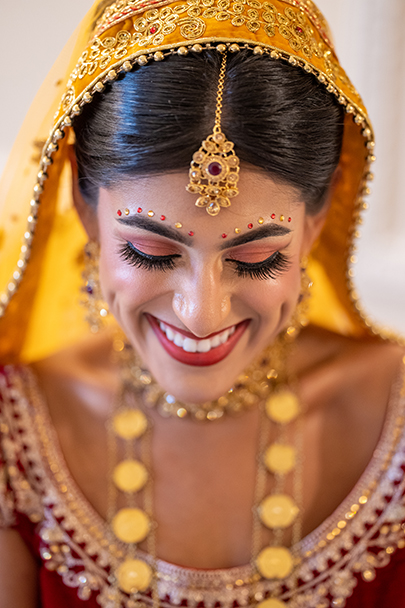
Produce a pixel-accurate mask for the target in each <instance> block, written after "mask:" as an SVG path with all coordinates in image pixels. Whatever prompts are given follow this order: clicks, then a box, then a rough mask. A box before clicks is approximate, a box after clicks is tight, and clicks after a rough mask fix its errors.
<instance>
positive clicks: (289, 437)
mask: <svg viewBox="0 0 405 608" xmlns="http://www.w3.org/2000/svg"><path fill="white" fill-rule="evenodd" d="M55 70H56V72H54V73H53V76H52V81H48V82H46V83H45V85H44V88H43V89H42V90H41V92H40V94H39V101H38V103H37V105H36V107H35V108H34V111H32V112H31V115H30V120H29V121H28V123H27V124H28V125H29V126H28V127H27V128H26V133H25V144H24V145H22V144H21V141H22V140H21V139H20V140H19V143H18V145H16V148H15V150H14V152H13V157H12V163H11V165H9V167H10V169H9V173H8V174H6V175H5V177H4V180H5V181H4V184H5V185H4V188H3V192H4V193H5V195H4V200H2V205H3V209H4V212H3V213H4V215H3V216H2V217H4V218H5V219H4V226H5V238H4V244H3V248H2V250H1V256H2V268H1V275H0V277H1V281H2V282H1V285H0V287H1V288H3V287H4V288H5V289H4V291H3V292H2V295H1V296H0V311H1V315H2V316H1V319H0V335H1V342H0V355H1V361H2V363H3V364H4V366H3V367H2V368H1V373H0V430H1V437H2V440H1V451H0V463H1V471H2V475H1V481H0V523H1V528H2V529H1V531H0V538H1V543H0V586H1V591H2V593H1V600H0V606H1V608H3V606H4V607H6V606H7V607H8V606H13V608H20V607H21V608H22V607H24V608H30V607H35V606H41V607H43V608H56V607H58V608H60V607H62V608H64V607H73V606H80V605H82V604H83V602H85V605H88V606H89V608H90V607H91V606H94V607H95V606H100V605H101V606H103V607H104V608H107V607H111V608H112V607H120V606H125V607H126V608H134V607H137V608H138V607H139V608H140V607H141V606H149V605H153V606H154V607H157V606H160V605H161V606H171V605H183V606H195V607H207V608H208V607H211V606H212V607H214V606H215V607H221V608H222V607H224V608H228V607H229V608H231V607H233V606H256V605H259V606H260V608H281V607H282V606H289V607H296V606H297V607H298V606H308V607H309V606H313V607H314V606H317V607H324V608H328V607H342V606H347V607H348V608H356V607H360V606H367V607H373V606H375V607H376V608H377V607H378V608H382V607H384V606H387V607H388V606H392V605H395V606H398V607H399V606H402V605H404V606H405V593H404V591H403V589H402V585H401V584H400V581H401V575H402V573H403V568H404V566H403V564H404V555H403V553H404V551H403V548H404V547H405V538H404V529H405V508H404V499H403V492H404V488H403V485H404V482H403V479H402V477H403V466H404V462H405V457H404V445H405V439H404V437H403V431H404V420H405V418H404V408H405V397H404V369H403V366H404V363H405V359H404V350H403V344H401V341H400V339H399V338H398V337H396V336H393V335H387V334H386V333H384V332H383V331H382V330H381V329H380V328H378V327H375V326H374V325H372V323H371V322H370V320H369V319H368V318H367V317H366V316H365V314H364V313H363V309H362V305H361V303H360V302H359V299H358V295H357V293H356V291H355V288H354V285H353V282H352V276H353V269H352V265H353V263H354V252H355V243H356V238H357V236H358V232H357V225H358V222H359V218H360V215H361V211H362V209H363V208H365V203H364V197H365V195H366V194H367V181H368V179H370V178H371V175H370V172H371V164H372V162H373V148H374V138H373V131H372V127H371V125H370V122H369V118H368V115H367V112H366V110H365V108H364V106H363V104H362V101H361V99H360V97H359V95H358V93H357V91H356V90H355V88H354V87H353V85H352V84H351V82H350V81H349V79H348V77H347V76H346V74H345V72H344V71H343V68H342V67H341V66H340V64H339V62H338V60H337V58H336V55H335V53H334V49H333V45H332V42H331V39H330V36H329V30H328V26H327V24H326V22H325V20H324V18H323V17H322V15H321V14H320V12H319V11H318V9H317V8H316V7H315V5H314V4H313V3H312V2H309V1H304V0H294V1H292V0H291V1H290V0H273V1H272V2H261V1H260V0H247V2H234V3H233V4H231V3H230V2H229V1H228V0H207V1H206V0H193V1H190V2H187V3H182V2H180V1H179V0H176V1H175V2H172V1H170V0H169V1H166V2H165V1H162V2H155V1H153V0H149V1H146V2H142V3H141V2H139V1H135V0H119V1H117V2H115V3H111V2H102V3H97V4H96V5H95V6H94V7H93V9H92V10H91V11H90V13H89V15H88V17H87V18H86V19H85V21H84V23H83V24H82V26H81V29H80V31H79V32H78V34H77V36H76V39H75V40H71V41H70V43H69V44H68V46H67V48H66V49H65V51H64V52H63V54H62V57H61V58H60V60H59V62H58V64H57V66H56V68H55ZM55 73H57V74H58V79H57V80H56V81H55V78H54V75H55ZM55 82H56V85H55ZM55 88H56V93H55ZM53 96H55V102H53V101H52V98H53ZM38 108H40V109H38ZM52 117H53V118H52ZM52 125H53V126H52ZM50 127H51V131H50V133H49V134H48V132H47V134H46V136H44V129H45V130H48V131H49V128H50ZM33 134H35V141H36V142H38V141H40V140H41V139H43V140H44V141H43V145H41V149H42V151H41V154H40V158H36V159H34V160H32V156H33V152H32V141H33ZM37 148H38V146H37ZM27 159H28V160H30V162H31V164H30V165H28V166H26V162H27ZM33 175H34V176H35V177H34V178H33ZM32 188H33V192H32V191H31V192H30V190H32ZM27 209H28V211H27ZM26 211H27V212H26ZM12 216H13V217H14V218H15V220H13V221H14V223H13V222H11V220H10V218H11V217H12ZM27 217H28V222H27ZM21 237H23V241H22V245H21ZM86 241H87V244H85V243H86ZM82 275H83V276H82ZM81 276H82V286H81V287H79V282H80V279H81ZM78 300H80V301H81V304H84V305H85V307H86V311H85V316H86V317H87V321H88V322H89V326H90V331H87V330H85V329H84V326H83V324H82V321H81V318H80V316H81V314H82V312H81V311H79V310H78V308H79V307H78V306H77V302H78ZM81 308H83V307H81Z"/></svg>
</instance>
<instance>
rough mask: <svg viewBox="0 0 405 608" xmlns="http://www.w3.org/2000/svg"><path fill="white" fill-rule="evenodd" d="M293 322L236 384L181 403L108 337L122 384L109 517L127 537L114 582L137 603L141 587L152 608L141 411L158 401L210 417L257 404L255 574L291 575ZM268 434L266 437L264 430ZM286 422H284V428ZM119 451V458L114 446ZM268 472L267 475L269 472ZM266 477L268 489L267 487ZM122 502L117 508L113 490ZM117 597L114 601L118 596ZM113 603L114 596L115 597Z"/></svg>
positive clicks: (297, 521) (151, 537) (148, 485)
mask: <svg viewBox="0 0 405 608" xmlns="http://www.w3.org/2000/svg"><path fill="white" fill-rule="evenodd" d="M296 333H297V329H296V327H295V326H294V325H292V326H291V327H289V328H288V329H287V331H286V332H285V333H284V334H283V336H282V337H280V338H278V339H277V341H276V344H275V345H273V346H272V347H271V348H269V349H266V351H265V352H264V353H263V354H262V355H261V356H260V357H259V358H258V360H257V361H256V362H255V363H254V364H252V365H251V366H249V368H247V370H246V371H245V372H244V373H243V374H242V375H241V376H240V377H239V378H238V379H237V380H236V382H235V385H234V386H233V387H232V388H231V389H230V390H229V391H228V392H227V393H226V394H225V395H224V396H222V397H220V398H219V399H218V400H217V401H213V402H207V403H203V404H199V405H197V404H185V403H182V402H180V401H178V400H177V399H176V398H175V397H174V396H172V395H170V394H169V393H167V392H165V391H164V390H163V389H162V388H161V387H160V386H159V385H158V384H157V383H156V381H155V380H154V378H153V377H152V375H151V373H150V372H149V371H148V370H146V369H145V368H144V366H143V365H142V364H141V362H140V360H139V358H138V357H137V356H136V355H135V353H134V351H133V349H132V347H130V346H129V345H128V344H127V343H126V341H125V340H124V339H123V338H122V337H120V338H116V339H115V340H114V344H113V345H114V352H115V353H116V355H117V356H118V358H119V361H120V369H121V372H122V390H121V394H120V396H119V399H118V401H117V405H116V408H115V409H114V412H113V415H112V418H111V420H110V422H109V424H108V435H109V445H110V462H111V467H110V468H111V475H110V478H111V489H110V493H109V498H110V500H109V521H110V524H111V528H112V531H113V532H114V534H115V536H116V537H117V538H118V539H119V540H120V541H122V542H123V543H125V544H126V546H127V551H126V558H125V559H124V560H123V561H122V562H121V563H120V564H119V565H118V567H117V568H116V570H115V572H114V574H113V576H112V581H113V583H112V586H113V587H114V588H115V590H116V591H117V593H118V595H117V598H118V596H119V590H120V591H123V592H125V593H126V594H128V595H129V596H130V599H131V600H132V601H134V602H138V601H139V599H140V597H141V594H142V593H143V592H146V591H147V590H148V589H151V593H152V597H153V603H154V605H155V606H156V607H157V606H158V605H159V598H158V593H157V572H156V522H155V521H154V520H153V488H152V463H151V457H150V453H151V450H150V442H151V433H152V425H151V422H150V420H149V418H148V416H147V411H148V409H150V408H156V409H157V411H158V412H159V414H161V415H162V416H165V417H168V416H175V417H177V418H180V419H182V418H185V417H191V418H192V419H194V420H196V421H200V422H202V421H206V422H212V421H215V420H219V419H221V418H222V417H223V416H224V415H226V414H232V415H238V414H241V413H242V412H243V411H246V410H247V409H251V408H254V407H258V408H260V410H261V424H260V437H259V446H258V468H257V479H256V488H255V498H254V505H253V512H254V524H253V538H252V568H253V571H254V572H255V573H256V574H255V575H254V576H253V580H254V581H255V580H256V581H258V580H260V578H265V579H270V580H275V581H282V579H284V578H286V577H287V576H289V575H290V574H291V573H292V572H293V570H294V567H295V565H296V564H297V561H298V557H297V556H296V555H295V554H294V551H293V550H292V549H291V548H288V547H287V546H285V544H284V542H283V540H284V534H285V532H286V531H287V530H289V529H292V545H294V544H296V543H297V542H298V540H299V539H300V537H301V517H300V513H301V509H302V500H301V477H302V476H301V459H300V458H299V453H300V449H299V447H300V446H299V442H298V441H296V440H293V441H291V434H288V433H287V427H288V425H290V423H292V422H294V423H295V427H296V428H295V429H294V432H293V435H295V436H298V435H299V434H298V433H297V428H298V425H299V419H300V418H299V415H300V412H301V408H300V404H299V400H298V398H297V396H296V393H295V391H293V390H292V389H291V379H290V378H289V377H287V375H286V374H285V373H284V372H282V371H281V370H282V368H283V365H282V363H284V361H285V359H286V356H287V353H286V350H287V349H288V348H289V344H290V343H291V342H292V341H293V339H294V337H295V335H296ZM271 428H273V429H275V432H273V440H272V442H271V443H270V444H269V436H270V429H271ZM289 428H290V427H289ZM119 446H121V450H122V448H123V453H124V458H123V459H122V460H120V461H119V462H117V453H118V448H119ZM288 475H292V476H293V492H292V496H291V495H289V494H288V493H286V492H285V485H286V479H287V476H288ZM271 478H272V479H271ZM270 479H271V481H272V483H271V490H270V491H268V485H269V480H270ZM119 495H121V496H122V499H123V501H124V502H125V503H126V504H125V506H124V507H121V508H117V502H118V500H117V499H118V496H119ZM264 529H267V530H269V531H270V532H271V540H270V542H268V543H267V544H266V543H263V539H262V537H263V530H264ZM145 539H147V547H148V553H149V559H148V561H145V558H144V557H143V556H141V557H140V555H139V552H138V548H137V547H138V544H139V543H141V542H142V541H144V540H145ZM119 601H120V600H117V602H119ZM117 605H118V606H119V605H120V603H117ZM259 606H261V608H281V606H285V603H284V602H282V601H280V600H278V599H277V598H276V597H269V598H264V600H263V601H261V602H260V603H259Z"/></svg>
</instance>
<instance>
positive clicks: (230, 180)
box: [187, 44, 239, 215]
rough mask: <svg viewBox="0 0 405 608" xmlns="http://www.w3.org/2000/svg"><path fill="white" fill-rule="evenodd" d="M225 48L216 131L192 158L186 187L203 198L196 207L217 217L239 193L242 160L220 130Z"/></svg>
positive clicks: (224, 57) (220, 75)
mask: <svg viewBox="0 0 405 608" xmlns="http://www.w3.org/2000/svg"><path fill="white" fill-rule="evenodd" d="M222 47H223V48H219V49H218V47H217V50H219V51H220V52H221V51H222V52H224V55H223V57H222V63H221V69H220V72H219V80H218V93H217V105H216V110H215V125H214V130H213V132H212V135H209V136H208V137H207V139H204V141H203V142H202V144H201V147H200V149H199V150H198V151H197V152H195V154H194V155H193V160H192V161H191V166H190V172H189V175H190V183H189V184H188V186H187V190H188V192H193V193H198V194H200V196H199V197H198V199H197V202H196V206H197V207H205V209H206V211H207V213H209V215H218V213H219V212H220V210H221V207H230V205H231V201H230V200H229V199H230V198H232V197H234V196H236V195H237V194H238V193H239V190H238V188H237V183H238V179H239V158H238V157H237V156H236V154H235V152H234V151H233V143H232V142H231V141H228V140H227V138H226V137H225V135H224V134H223V133H222V130H221V112H222V95H223V92H224V81H225V69H226V54H225V51H226V50H227V49H226V46H225V45H224V44H223V45H222Z"/></svg>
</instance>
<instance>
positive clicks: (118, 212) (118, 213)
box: [117, 209, 122, 217]
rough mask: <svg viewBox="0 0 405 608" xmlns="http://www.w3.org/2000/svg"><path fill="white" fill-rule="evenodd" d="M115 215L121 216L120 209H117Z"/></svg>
mask: <svg viewBox="0 0 405 608" xmlns="http://www.w3.org/2000/svg"><path fill="white" fill-rule="evenodd" d="M117 215H119V216H120V217H121V215H122V211H121V209H118V211H117Z"/></svg>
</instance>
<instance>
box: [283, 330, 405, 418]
mask: <svg viewBox="0 0 405 608" xmlns="http://www.w3.org/2000/svg"><path fill="white" fill-rule="evenodd" d="M404 356H405V349H404V347H403V346H400V345H399V344H397V343H394V342H389V341H385V340H382V339H380V338H374V337H361V338H354V337H347V336H340V335H337V334H334V333H332V332H330V331H327V330H325V329H321V328H316V327H309V328H307V329H306V330H305V331H304V332H303V333H302V336H300V340H299V344H298V348H297V353H296V356H295V362H294V366H295V367H296V369H297V375H298V376H299V377H300V378H302V384H303V390H304V391H307V393H308V399H309V401H314V400H315V401H318V402H319V401H321V402H324V403H325V402H326V403H331V404H332V405H333V404H334V405H336V404H339V406H340V408H341V411H342V409H343V410H344V409H345V408H350V410H351V411H358V410H361V409H362V407H365V408H367V411H368V414H372V412H374V413H375V414H376V416H377V417H380V416H383V415H384V414H385V410H386V406H387V403H388V401H389V398H390V395H391V393H392V388H393V386H394V385H395V381H396V380H397V379H398V378H399V376H400V374H401V370H402V374H403V369H404V363H405V360H404ZM354 404H356V405H355V406H354Z"/></svg>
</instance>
